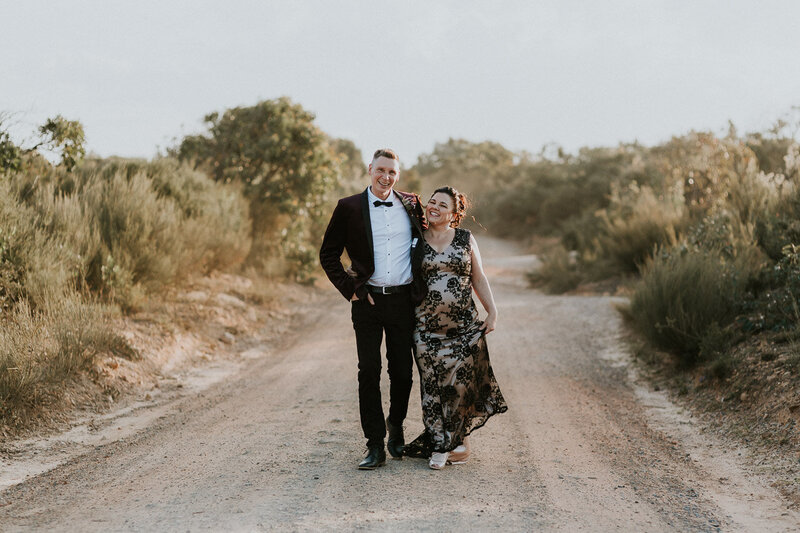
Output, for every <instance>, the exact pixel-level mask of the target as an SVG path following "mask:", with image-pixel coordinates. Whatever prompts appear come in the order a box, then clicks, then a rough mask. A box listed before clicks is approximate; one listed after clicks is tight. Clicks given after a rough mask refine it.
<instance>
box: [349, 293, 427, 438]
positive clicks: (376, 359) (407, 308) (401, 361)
mask: <svg viewBox="0 0 800 533" xmlns="http://www.w3.org/2000/svg"><path fill="white" fill-rule="evenodd" d="M372 298H373V300H375V305H372V304H370V303H369V301H367V300H366V299H364V300H358V301H355V302H352V303H351V306H352V309H351V311H352V318H353V329H355V332H356V348H357V350H358V404H359V410H360V412H361V428H362V429H363V430H364V437H366V439H367V446H380V445H382V444H383V439H384V437H385V436H386V423H385V422H384V415H383V405H382V402H381V341H382V339H383V334H384V333H385V334H386V361H387V363H388V367H387V369H388V371H389V421H390V422H391V423H392V425H395V426H400V425H401V424H402V423H403V420H405V418H406V414H407V412H408V398H409V396H410V395H411V379H412V378H411V375H412V367H413V357H412V353H411V350H412V345H413V333H414V307H413V305H412V304H411V298H410V297H409V295H408V294H407V293H405V294H386V295H383V294H373V295H372Z"/></svg>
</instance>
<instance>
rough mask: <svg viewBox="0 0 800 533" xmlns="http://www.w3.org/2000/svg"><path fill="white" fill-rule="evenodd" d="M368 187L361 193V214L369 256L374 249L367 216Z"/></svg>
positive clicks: (370, 226) (370, 224)
mask: <svg viewBox="0 0 800 533" xmlns="http://www.w3.org/2000/svg"><path fill="white" fill-rule="evenodd" d="M368 190H369V187H368V188H366V189H364V192H362V193H361V216H362V217H364V231H365V232H366V233H367V244H368V245H369V254H370V257H374V255H375V250H373V248H372V221H371V220H370V218H369V195H368V194H367V191H368Z"/></svg>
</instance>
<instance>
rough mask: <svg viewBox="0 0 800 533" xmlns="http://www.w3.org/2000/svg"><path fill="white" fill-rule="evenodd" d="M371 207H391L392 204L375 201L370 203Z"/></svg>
mask: <svg viewBox="0 0 800 533" xmlns="http://www.w3.org/2000/svg"><path fill="white" fill-rule="evenodd" d="M372 205H374V206H375V207H378V206H379V205H385V206H386V207H392V206H393V205H394V204H393V203H392V202H381V201H380V200H375V201H374V202H372Z"/></svg>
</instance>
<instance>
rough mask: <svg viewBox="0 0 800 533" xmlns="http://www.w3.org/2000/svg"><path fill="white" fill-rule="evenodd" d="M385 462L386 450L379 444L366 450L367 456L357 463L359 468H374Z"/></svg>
mask: <svg viewBox="0 0 800 533" xmlns="http://www.w3.org/2000/svg"><path fill="white" fill-rule="evenodd" d="M385 464H386V451H385V450H384V449H383V445H381V446H371V447H370V448H369V450H368V451H367V456H366V457H364V459H363V460H362V461H361V462H360V463H358V469H359V470H375V469H376V468H378V467H379V466H383V465H385Z"/></svg>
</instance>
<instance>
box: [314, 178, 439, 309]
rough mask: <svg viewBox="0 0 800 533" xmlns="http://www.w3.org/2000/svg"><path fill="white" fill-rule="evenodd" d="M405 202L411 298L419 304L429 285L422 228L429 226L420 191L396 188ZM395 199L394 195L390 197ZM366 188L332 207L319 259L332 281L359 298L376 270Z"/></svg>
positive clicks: (401, 199)
mask: <svg viewBox="0 0 800 533" xmlns="http://www.w3.org/2000/svg"><path fill="white" fill-rule="evenodd" d="M398 198H399V200H400V201H401V202H402V204H403V207H405V209H406V213H407V214H408V218H409V221H408V223H409V224H410V225H411V242H412V248H411V271H412V273H413V276H414V280H413V282H412V283H411V299H412V301H413V302H414V305H417V304H419V303H421V302H422V300H424V299H425V294H426V293H427V290H428V289H427V286H426V284H425V281H424V280H423V279H422V276H421V266H422V256H423V253H424V250H423V240H422V239H423V237H422V230H423V229H425V228H426V227H427V223H426V221H425V215H424V212H423V210H422V201H421V200H420V197H419V195H417V194H413V193H407V192H400V191H394V201H397V200H398ZM389 199H390V200H392V198H389ZM368 201H369V200H368V196H367V190H366V189H365V190H364V192H362V193H361V194H355V195H353V196H348V197H347V198H342V199H341V200H339V203H338V204H337V205H336V208H335V209H334V210H333V215H331V221H330V222H329V223H328V229H327V230H326V231H325V237H323V239H322V246H321V247H320V251H319V262H320V264H321V265H322V269H323V270H325V274H326V275H327V276H328V279H330V280H331V283H333V285H334V286H335V287H336V288H337V289H338V290H339V292H340V293H342V296H344V297H345V298H346V299H347V300H350V299H351V298H352V297H353V294H356V295H357V296H358V298H359V299H362V298H366V297H367V288H366V287H365V285H366V283H367V280H369V278H370V277H372V273H373V272H374V271H375V259H374V257H375V256H374V252H373V248H372V224H371V222H370V217H369V204H368ZM344 250H346V251H347V255H348V256H349V257H350V261H351V262H352V265H351V268H352V270H353V271H355V277H353V276H350V275H349V274H348V273H347V272H346V271H345V268H344V266H343V265H342V252H343V251H344Z"/></svg>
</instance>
